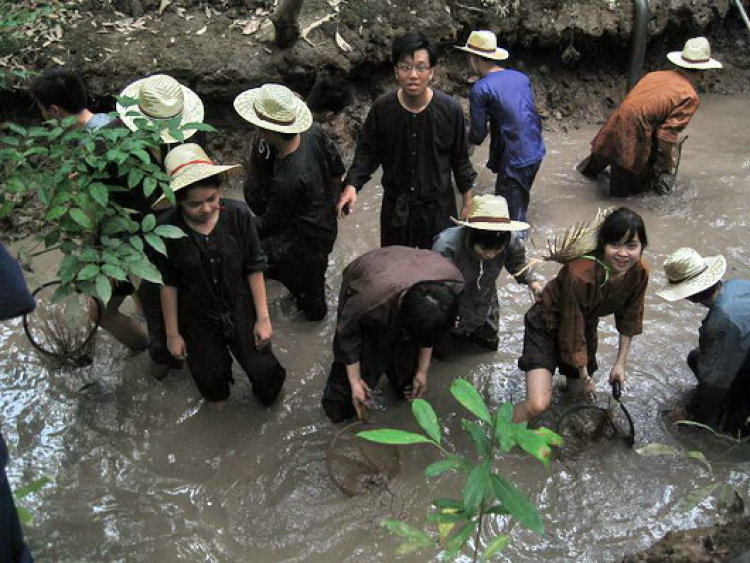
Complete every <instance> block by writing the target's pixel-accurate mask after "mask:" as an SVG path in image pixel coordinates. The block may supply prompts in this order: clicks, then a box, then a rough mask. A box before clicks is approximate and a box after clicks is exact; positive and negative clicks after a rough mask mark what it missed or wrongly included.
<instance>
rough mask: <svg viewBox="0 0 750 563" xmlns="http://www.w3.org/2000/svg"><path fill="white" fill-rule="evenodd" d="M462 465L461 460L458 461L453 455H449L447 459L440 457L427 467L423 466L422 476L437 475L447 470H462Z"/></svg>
mask: <svg viewBox="0 0 750 563" xmlns="http://www.w3.org/2000/svg"><path fill="white" fill-rule="evenodd" d="M462 470H463V466H462V465H461V462H460V461H458V459H456V458H455V457H450V458H448V459H441V460H440V461H436V462H435V463H431V464H430V465H428V466H427V467H425V470H424V476H425V477H428V478H429V477H437V476H438V475H442V474H443V473H447V472H448V471H456V472H458V471H462Z"/></svg>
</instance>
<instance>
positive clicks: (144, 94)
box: [117, 74, 204, 143]
mask: <svg viewBox="0 0 750 563" xmlns="http://www.w3.org/2000/svg"><path fill="white" fill-rule="evenodd" d="M120 96H121V97H126V98H133V99H135V100H138V105H134V106H130V107H127V108H126V107H125V106H123V105H122V104H119V103H118V104H117V113H119V114H120V119H122V122H123V123H124V124H125V125H126V126H127V127H128V129H130V130H131V131H135V130H137V129H138V125H137V124H136V120H140V119H145V120H146V121H148V122H149V123H155V124H158V123H159V121H160V120H162V121H166V120H168V119H172V118H174V117H177V116H181V119H180V125H185V124H186V123H203V113H204V112H203V102H202V101H201V99H200V98H199V97H198V94H196V93H195V92H193V91H192V90H191V89H190V88H188V87H187V86H183V85H182V84H180V83H179V82H177V80H175V79H174V78H172V77H171V76H167V75H166V74H155V75H153V76H149V77H148V78H142V79H141V80H136V81H135V82H133V83H132V84H129V85H128V86H127V87H126V88H125V89H124V90H123V91H122V93H120ZM129 113H130V114H137V115H128V114H129ZM183 133H184V134H185V139H188V138H189V137H191V136H193V135H194V134H195V130H194V129H185V130H184V131H183ZM161 138H162V140H163V141H164V142H165V143H176V142H177V140H176V139H174V138H172V136H171V135H169V133H167V132H166V131H164V132H163V133H162V134H161Z"/></svg>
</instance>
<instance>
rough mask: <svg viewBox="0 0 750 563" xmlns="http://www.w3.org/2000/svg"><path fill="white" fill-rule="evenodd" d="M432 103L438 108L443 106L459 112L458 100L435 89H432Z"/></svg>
mask: <svg viewBox="0 0 750 563" xmlns="http://www.w3.org/2000/svg"><path fill="white" fill-rule="evenodd" d="M432 101H433V102H435V103H436V105H438V106H445V107H449V108H451V109H458V110H459V111H461V106H460V105H459V103H458V100H456V99H455V98H454V97H453V96H451V95H449V94H446V93H445V92H443V91H442V90H436V89H435V88H433V89H432Z"/></svg>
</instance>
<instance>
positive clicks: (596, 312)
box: [518, 258, 649, 378]
mask: <svg viewBox="0 0 750 563" xmlns="http://www.w3.org/2000/svg"><path fill="white" fill-rule="evenodd" d="M648 277H649V273H648V268H647V267H646V265H645V263H644V262H643V261H640V262H638V263H637V264H636V265H635V266H633V267H632V268H631V269H630V270H628V271H627V272H626V273H625V275H623V276H621V277H619V278H611V277H609V276H608V273H607V270H606V266H604V264H603V263H602V262H600V261H599V260H593V259H588V258H577V259H576V260H573V261H572V262H570V263H568V264H566V265H564V266H563V267H562V269H561V270H560V272H559V273H558V274H557V277H555V279H553V280H552V281H550V282H549V283H548V284H547V285H546V286H545V288H544V291H543V292H542V302H541V303H536V304H535V305H533V306H532V307H531V309H529V311H528V312H527V313H526V316H525V318H524V324H525V329H526V331H525V334H524V342H523V355H522V356H521V358H520V359H519V360H518V367H520V368H521V369H522V370H523V371H529V370H531V369H536V368H542V367H543V368H546V369H548V370H549V371H551V372H552V373H554V372H555V369H556V368H557V367H558V366H559V367H560V373H562V374H563V375H566V376H567V377H573V378H575V377H578V368H579V367H582V366H588V371H589V374H592V373H594V371H596V369H597V364H596V347H597V328H598V324H599V318H600V317H605V316H607V315H614V316H615V326H616V327H617V331H618V332H619V333H620V334H622V335H625V336H636V335H638V334H640V333H641V332H642V330H643V309H644V298H645V295H646V287H647V285H648Z"/></svg>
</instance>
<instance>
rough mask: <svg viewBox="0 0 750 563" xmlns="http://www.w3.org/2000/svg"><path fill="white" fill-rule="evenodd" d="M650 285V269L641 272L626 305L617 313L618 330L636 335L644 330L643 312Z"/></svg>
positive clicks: (625, 333)
mask: <svg viewBox="0 0 750 563" xmlns="http://www.w3.org/2000/svg"><path fill="white" fill-rule="evenodd" d="M647 286H648V270H646V269H645V268H644V269H643V270H641V271H640V272H639V277H638V279H637V280H636V286H635V287H634V288H633V292H632V294H631V295H630V297H629V298H628V300H627V301H626V302H625V305H624V307H623V308H622V309H621V310H620V311H618V312H616V313H615V326H616V327H617V332H619V333H620V334H622V335H624V336H636V335H638V334H641V333H642V332H643V312H644V303H645V299H646V287H647Z"/></svg>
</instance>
